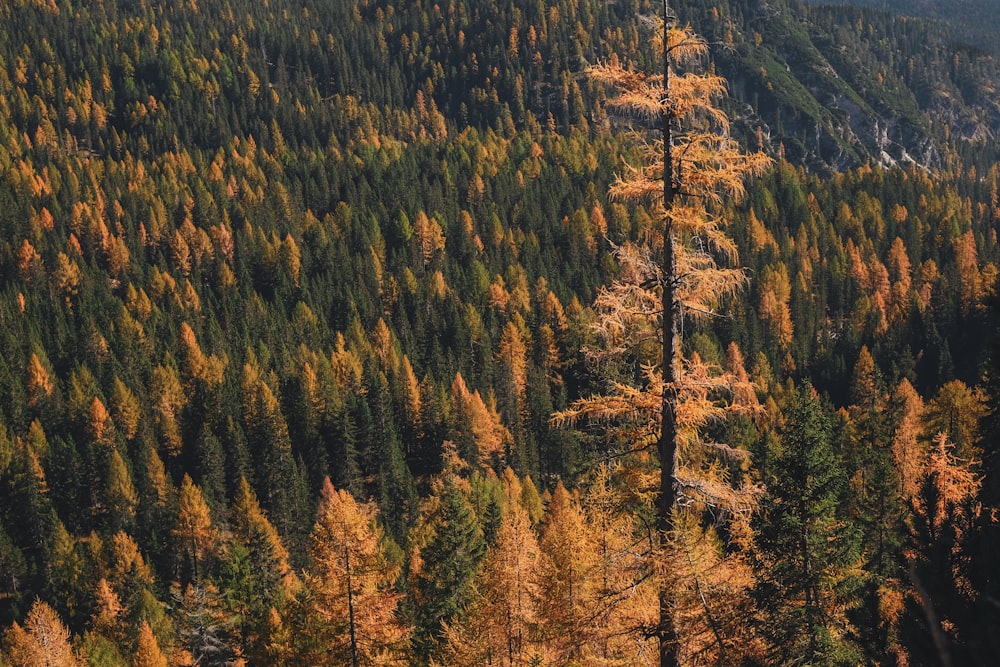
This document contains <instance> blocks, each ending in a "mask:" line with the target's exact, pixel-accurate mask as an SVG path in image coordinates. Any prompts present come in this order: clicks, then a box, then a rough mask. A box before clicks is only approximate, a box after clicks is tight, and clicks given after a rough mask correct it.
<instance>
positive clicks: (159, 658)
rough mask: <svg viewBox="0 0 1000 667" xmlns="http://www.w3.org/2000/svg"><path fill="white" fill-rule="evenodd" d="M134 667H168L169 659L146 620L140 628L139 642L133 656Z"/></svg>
mask: <svg viewBox="0 0 1000 667" xmlns="http://www.w3.org/2000/svg"><path fill="white" fill-rule="evenodd" d="M132 667H167V657H166V656H165V655H163V651H161V650H160V644H159V642H157V641H156V635H154V634H153V630H152V628H150V627H149V623H148V622H147V621H145V620H144V621H143V622H142V626H140V628H139V641H138V643H137V645H136V649H135V653H134V654H133V655H132Z"/></svg>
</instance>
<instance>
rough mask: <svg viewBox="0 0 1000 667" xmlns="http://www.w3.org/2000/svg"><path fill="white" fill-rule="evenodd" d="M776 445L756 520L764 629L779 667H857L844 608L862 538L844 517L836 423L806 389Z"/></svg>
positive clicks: (855, 579)
mask: <svg viewBox="0 0 1000 667" xmlns="http://www.w3.org/2000/svg"><path fill="white" fill-rule="evenodd" d="M783 418H784V426H783V427H782V428H781V429H780V431H779V433H778V436H779V437H778V440H777V442H775V443H773V449H774V451H772V452H771V453H770V455H769V456H770V457H772V460H773V462H774V465H773V467H772V468H771V470H772V471H773V474H772V475H771V477H770V478H769V479H767V480H766V482H767V488H768V494H767V496H766V497H765V499H764V501H763V502H762V506H761V514H760V517H759V519H758V533H757V545H758V562H757V565H758V577H759V580H758V584H757V586H756V594H757V596H758V599H759V603H760V605H761V607H762V610H763V613H764V618H765V619H766V621H765V623H764V625H763V627H762V631H763V632H764V633H765V634H766V635H767V636H768V637H769V638H770V640H771V642H772V644H773V646H774V651H775V655H774V660H775V661H776V662H779V663H782V664H790V663H795V662H802V663H805V664H813V665H845V666H846V665H854V664H857V663H858V662H859V661H860V660H861V655H860V653H859V652H858V648H857V646H855V645H854V644H853V643H852V635H853V634H854V629H853V628H852V627H851V624H850V621H849V617H848V614H847V611H848V610H849V609H850V608H851V607H852V606H853V605H855V604H856V597H855V596H856V595H857V592H858V586H859V585H860V583H861V581H860V572H859V569H858V568H859V565H860V560H861V550H860V549H861V543H860V534H859V531H858V529H857V527H855V526H854V525H852V524H851V523H848V522H846V521H845V520H844V517H843V509H842V508H843V503H844V501H845V493H846V491H847V478H846V474H845V471H844V467H843V463H842V462H841V461H840V460H839V459H838V457H837V453H836V451H835V450H834V448H833V442H832V437H833V425H832V422H831V419H830V416H829V414H827V412H826V410H825V409H824V408H823V406H822V405H821V404H820V402H819V399H818V397H817V396H816V394H815V392H814V390H813V389H812V387H811V386H809V385H805V386H803V387H802V388H800V389H798V390H797V391H795V393H794V394H793V395H792V396H791V397H790V402H789V405H788V406H787V408H786V409H785V410H784V414H783Z"/></svg>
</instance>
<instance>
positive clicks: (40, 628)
mask: <svg viewBox="0 0 1000 667" xmlns="http://www.w3.org/2000/svg"><path fill="white" fill-rule="evenodd" d="M3 644H4V654H5V655H4V657H5V659H6V661H7V662H8V663H9V664H10V665H12V667H47V666H48V665H58V666H59V667H76V665H79V664H80V662H79V661H78V660H77V658H76V656H75V655H74V654H73V646H72V644H70V636H69V630H67V629H66V626H65V625H64V624H63V622H62V620H60V618H59V615H58V614H56V612H55V610H54V609H52V607H50V606H49V605H47V604H45V603H44V602H42V601H41V600H36V601H35V604H33V605H32V606H31V611H29V612H28V616H27V618H25V619H24V627H21V626H20V625H18V624H17V623H14V625H12V626H11V627H10V628H9V629H8V630H7V632H6V633H5V634H4V642H3Z"/></svg>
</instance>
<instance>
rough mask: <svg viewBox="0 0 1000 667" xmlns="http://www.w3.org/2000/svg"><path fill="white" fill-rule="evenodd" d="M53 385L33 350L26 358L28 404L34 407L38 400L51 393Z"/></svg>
mask: <svg viewBox="0 0 1000 667" xmlns="http://www.w3.org/2000/svg"><path fill="white" fill-rule="evenodd" d="M53 388H54V385H53V383H52V379H51V378H50V377H49V373H48V371H46V370H45V366H44V365H42V361H41V359H39V358H38V355H37V354H35V353H34V352H32V353H31V358H30V359H29V360H28V406H29V407H34V406H36V405H38V402H39V401H40V400H41V399H42V398H44V397H47V396H50V395H51V394H52V390H53Z"/></svg>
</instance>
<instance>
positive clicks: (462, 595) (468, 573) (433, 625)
mask: <svg viewBox="0 0 1000 667" xmlns="http://www.w3.org/2000/svg"><path fill="white" fill-rule="evenodd" d="M430 529H431V531H432V534H431V536H430V538H429V539H428V541H427V542H426V544H424V545H423V546H422V547H421V548H420V552H419V559H414V560H415V561H416V562H418V563H419V567H414V566H413V565H412V564H411V568H412V570H411V573H410V586H411V590H412V595H413V598H412V602H411V604H412V606H413V609H414V631H413V645H414V648H415V650H416V653H417V655H418V656H419V657H420V658H421V659H422V660H427V659H428V657H429V656H430V655H432V654H433V652H434V649H435V647H436V646H437V645H438V644H439V643H440V641H441V638H442V632H443V630H444V625H445V624H452V623H455V622H456V621H458V620H460V619H461V617H462V614H463V613H464V612H465V611H466V609H467V608H468V605H469V603H470V602H471V600H472V597H473V591H474V582H475V578H476V575H477V573H478V571H479V567H480V564H481V562H482V560H483V556H484V555H485V553H486V545H485V543H484V542H483V535H482V531H481V530H480V528H479V523H478V522H477V521H476V515H475V513H474V512H473V510H472V508H471V507H470V506H469V504H468V502H467V501H466V500H465V498H464V497H463V495H462V493H461V491H459V489H458V487H457V485H456V482H455V480H454V479H452V478H448V479H447V480H446V481H445V483H444V488H443V490H442V491H441V493H440V496H439V500H438V506H437V508H436V510H435V512H434V514H433V515H432V517H431V518H430Z"/></svg>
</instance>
